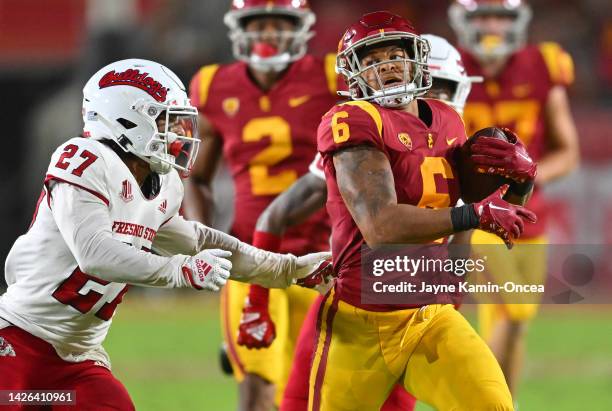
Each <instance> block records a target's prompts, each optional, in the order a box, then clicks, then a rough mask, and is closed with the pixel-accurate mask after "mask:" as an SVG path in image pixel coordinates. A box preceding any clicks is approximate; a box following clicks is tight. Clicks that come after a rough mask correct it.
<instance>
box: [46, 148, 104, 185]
mask: <svg viewBox="0 0 612 411" xmlns="http://www.w3.org/2000/svg"><path fill="white" fill-rule="evenodd" d="M78 151H79V147H78V146H77V145H74V144H68V145H67V146H66V147H64V152H63V153H62V155H60V158H59V160H58V161H57V163H55V167H57V168H61V169H62V170H66V169H68V167H70V165H71V162H70V161H66V160H67V159H70V158H72V157H74V156H75V155H76V153H78ZM79 157H81V158H83V159H85V161H83V162H82V163H81V164H79V165H78V167H75V168H74V170H72V173H71V174H73V175H75V176H77V177H81V176H82V175H83V171H85V169H86V168H87V167H89V166H90V165H92V164H93V163H94V161H96V160H97V159H98V156H96V155H95V154H93V153H92V152H91V151H88V150H83V151H82V152H81V155H80V156H79Z"/></svg>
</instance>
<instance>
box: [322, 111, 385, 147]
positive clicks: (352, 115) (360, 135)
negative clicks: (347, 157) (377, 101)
mask: <svg viewBox="0 0 612 411" xmlns="http://www.w3.org/2000/svg"><path fill="white" fill-rule="evenodd" d="M382 128H383V127H382V118H381V115H380V113H379V111H378V109H377V108H376V107H375V106H374V105H373V104H371V103H368V102H366V101H350V102H348V103H343V104H339V105H336V106H334V107H333V108H332V109H331V110H330V111H328V112H327V113H326V114H325V115H324V116H323V118H322V120H321V123H320V124H319V128H318V130H317V148H318V151H319V152H320V153H321V154H322V155H323V156H325V155H326V154H332V153H334V152H335V151H337V150H341V149H343V148H346V147H351V146H358V145H370V146H374V147H376V148H378V149H380V150H381V151H384V143H383V139H382Z"/></svg>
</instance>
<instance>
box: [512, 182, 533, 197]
mask: <svg viewBox="0 0 612 411" xmlns="http://www.w3.org/2000/svg"><path fill="white" fill-rule="evenodd" d="M532 189H533V180H531V181H525V182H524V183H517V182H516V181H513V182H511V183H510V187H508V193H509V194H514V195H516V196H519V197H523V196H526V195H527V194H529V193H530V192H531V190H532Z"/></svg>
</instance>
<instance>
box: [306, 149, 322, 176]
mask: <svg viewBox="0 0 612 411" xmlns="http://www.w3.org/2000/svg"><path fill="white" fill-rule="evenodd" d="M308 171H310V172H311V173H312V174H314V175H315V176H317V177H319V178H320V179H322V180H325V169H324V168H323V157H321V154H320V153H317V155H316V156H315V158H314V160H312V163H310V165H309V166H308Z"/></svg>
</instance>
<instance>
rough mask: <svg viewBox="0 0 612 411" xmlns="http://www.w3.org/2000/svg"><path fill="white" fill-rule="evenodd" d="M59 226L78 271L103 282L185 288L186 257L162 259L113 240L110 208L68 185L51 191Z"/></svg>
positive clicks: (178, 256) (52, 208)
mask: <svg viewBox="0 0 612 411" xmlns="http://www.w3.org/2000/svg"><path fill="white" fill-rule="evenodd" d="M51 210H52V212H53V217H54V220H55V222H56V224H57V227H58V229H59V231H60V233H61V234H62V237H63V238H64V241H65V242H66V245H67V246H68V248H70V251H71V252H72V255H73V256H74V258H75V260H76V261H77V264H78V265H79V268H80V269H81V270H82V271H83V272H85V273H87V274H90V275H93V276H96V277H98V278H100V279H102V280H106V281H111V282H119V283H128V284H136V285H146V286H153V287H182V286H184V285H185V284H183V278H182V276H181V269H180V267H181V265H182V264H183V263H184V261H185V260H186V258H187V256H182V255H177V256H173V257H171V258H168V257H160V256H156V255H153V254H150V253H147V252H145V251H141V250H138V249H136V248H135V247H133V246H132V245H130V244H126V243H124V242H121V241H119V240H117V239H115V238H113V234H112V231H111V226H112V224H111V221H110V218H109V215H108V208H107V206H106V205H105V204H104V203H102V202H100V201H99V200H98V199H97V198H96V197H94V196H92V195H91V194H89V193H87V192H84V191H82V190H80V189H78V188H76V187H73V186H71V185H68V184H65V183H59V184H56V185H55V186H54V187H53V188H52V192H51Z"/></svg>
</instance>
